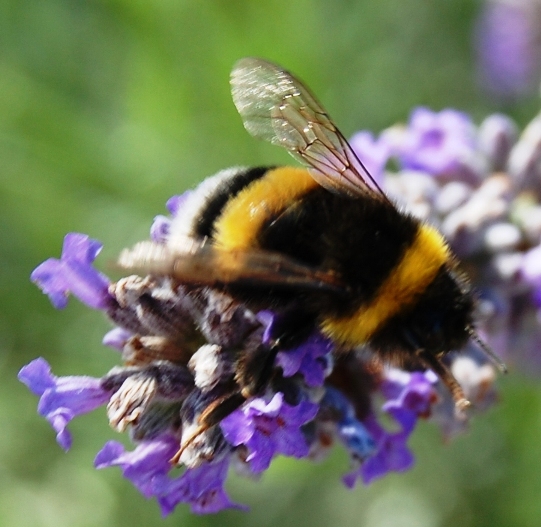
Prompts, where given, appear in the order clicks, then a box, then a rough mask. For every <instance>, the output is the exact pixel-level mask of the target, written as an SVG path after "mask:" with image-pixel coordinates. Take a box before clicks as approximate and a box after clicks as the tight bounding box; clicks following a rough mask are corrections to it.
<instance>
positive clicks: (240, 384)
mask: <svg viewBox="0 0 541 527" xmlns="http://www.w3.org/2000/svg"><path fill="white" fill-rule="evenodd" d="M279 350H280V342H279V340H277V341H276V342H274V343H273V344H272V345H271V346H268V345H264V344H260V345H259V346H257V347H256V349H255V350H253V351H252V352H246V353H245V354H244V356H243V357H242V359H241V360H239V366H238V373H237V378H236V381H237V382H236V386H237V389H234V390H232V391H231V392H229V393H226V394H225V395H223V396H222V397H219V398H218V399H216V400H215V401H213V402H212V403H210V404H209V405H208V406H207V407H206V408H205V409H204V410H203V411H202V412H201V414H200V415H199V417H198V418H197V424H198V426H197V428H196V429H195V430H194V431H193V433H192V434H191V435H190V436H189V437H188V438H187V439H185V440H184V441H183V442H182V446H181V447H180V449H179V450H178V452H177V453H176V454H175V455H174V456H173V458H172V459H171V460H170V462H171V463H172V464H175V465H176V464H178V462H179V460H180V458H181V456H182V453H183V452H184V451H185V450H186V449H187V448H189V447H190V446H191V445H192V444H193V443H194V441H195V440H196V439H197V438H198V437H199V436H200V435H201V434H203V433H205V432H206V431H207V430H209V429H210V428H212V427H213V426H216V425H217V424H219V423H220V422H221V421H222V420H223V419H225V418H226V417H227V416H228V415H230V414H232V413H233V412H234V411H235V410H237V408H240V407H241V406H242V405H243V404H244V403H245V402H246V401H247V400H248V399H249V398H250V397H254V396H256V395H259V394H261V393H262V392H263V391H264V389H265V387H266V386H267V385H268V384H269V381H270V379H271V377H272V374H273V367H274V360H275V358H276V354H277V353H278V351H279Z"/></svg>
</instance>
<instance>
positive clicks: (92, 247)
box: [30, 233, 111, 309]
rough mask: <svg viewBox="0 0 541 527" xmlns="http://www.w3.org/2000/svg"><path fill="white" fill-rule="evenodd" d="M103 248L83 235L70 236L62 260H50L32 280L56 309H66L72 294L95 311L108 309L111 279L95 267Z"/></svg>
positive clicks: (66, 238)
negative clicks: (94, 264) (69, 296)
mask: <svg viewBox="0 0 541 527" xmlns="http://www.w3.org/2000/svg"><path fill="white" fill-rule="evenodd" d="M101 247H102V246H101V244H100V243H99V242H97V241H96V240H92V239H91V238H89V237H88V236H86V235H84V234H78V233H70V234H67V235H66V236H65V238H64V245H63V248H62V256H61V258H60V260H57V259H55V258H49V259H48V260H46V261H45V262H43V263H42V264H41V265H39V266H38V267H37V268H36V269H35V270H34V272H33V273H32V274H31V277H30V278H31V280H32V281H33V282H35V283H36V284H37V285H38V287H39V288H40V289H41V290H42V291H43V292H44V293H45V294H46V295H48V296H49V299H50V300H51V302H52V304H53V305H54V306H55V307H56V308H57V309H62V308H64V307H65V306H66V304H67V299H68V295H69V294H70V293H72V294H73V295H75V296H76V297H78V298H79V300H81V302H83V303H85V304H87V305H88V306H90V307H92V308H94V309H106V308H107V307H108V306H109V305H110V303H111V296H110V295H109V291H108V288H109V279H108V278H107V277H106V276H105V275H104V274H102V273H100V272H99V271H97V270H96V269H94V268H93V267H92V262H93V261H94V259H95V258H96V256H97V255H98V253H99V252H100V250H101Z"/></svg>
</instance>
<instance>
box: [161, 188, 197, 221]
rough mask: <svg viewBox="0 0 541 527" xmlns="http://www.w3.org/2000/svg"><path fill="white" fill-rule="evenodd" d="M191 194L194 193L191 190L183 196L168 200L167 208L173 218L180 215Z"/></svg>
mask: <svg viewBox="0 0 541 527" xmlns="http://www.w3.org/2000/svg"><path fill="white" fill-rule="evenodd" d="M191 193H192V191H191V190H187V191H186V192H184V193H183V194H179V195H176V196H173V197H171V198H169V199H168V200H167V203H166V204H165V206H166V207H167V210H168V211H169V212H170V213H171V215H172V216H173V217H175V216H176V215H177V214H178V211H179V210H180V208H181V207H182V205H183V203H184V202H185V201H186V199H187V198H188V196H189V195H190V194H191Z"/></svg>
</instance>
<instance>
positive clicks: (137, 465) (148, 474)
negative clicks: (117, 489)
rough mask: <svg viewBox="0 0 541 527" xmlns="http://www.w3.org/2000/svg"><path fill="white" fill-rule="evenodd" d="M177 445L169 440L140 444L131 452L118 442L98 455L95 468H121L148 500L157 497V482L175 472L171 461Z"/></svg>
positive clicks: (105, 446) (111, 444) (165, 438)
mask: <svg viewBox="0 0 541 527" xmlns="http://www.w3.org/2000/svg"><path fill="white" fill-rule="evenodd" d="M178 446H179V445H178V441H177V440H175V439H174V438H172V437H170V436H164V437H160V438H158V439H155V440H153V441H145V442H143V443H141V444H139V445H138V446H137V447H136V448H135V450H133V451H131V452H128V451H126V450H125V449H124V446H123V445H121V444H120V443H117V442H116V441H109V442H108V443H106V444H105V445H104V447H103V448H102V449H101V450H100V452H98V454H97V456H96V458H95V460H94V466H95V467H96V468H98V469H101V468H107V467H112V466H118V467H120V468H121V469H122V474H123V476H124V477H125V478H126V479H129V480H130V481H131V482H132V483H133V485H134V486H135V487H136V488H137V489H138V490H139V492H141V494H143V496H145V497H147V498H149V497H152V496H154V495H155V491H154V479H155V478H157V477H160V476H164V475H166V474H168V473H169V471H170V470H171V469H172V465H171V463H170V460H171V458H172V457H173V456H174V455H175V453H176V452H177V450H178Z"/></svg>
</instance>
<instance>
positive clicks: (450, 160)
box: [400, 107, 475, 176]
mask: <svg viewBox="0 0 541 527" xmlns="http://www.w3.org/2000/svg"><path fill="white" fill-rule="evenodd" d="M474 146H475V128H474V126H473V124H472V122H471V120H470V118H469V117H468V116H467V115H466V114H464V113H461V112H458V111H456V110H449V109H448V110H442V111H441V112H438V113H436V112H432V111H431V110H429V109H428V108H422V107H421V108H417V109H415V110H414V111H413V112H412V113H411V116H410V122H409V127H408V132H407V138H406V140H405V142H404V144H403V145H402V148H403V150H402V152H401V156H400V159H401V162H402V165H403V167H404V168H407V169H413V170H421V171H426V172H429V173H431V174H434V175H449V174H450V173H454V174H455V176H459V175H461V174H460V171H461V170H462V169H463V163H464V161H465V160H466V158H467V157H468V156H470V155H471V153H472V151H473V148H474Z"/></svg>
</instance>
